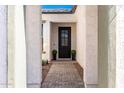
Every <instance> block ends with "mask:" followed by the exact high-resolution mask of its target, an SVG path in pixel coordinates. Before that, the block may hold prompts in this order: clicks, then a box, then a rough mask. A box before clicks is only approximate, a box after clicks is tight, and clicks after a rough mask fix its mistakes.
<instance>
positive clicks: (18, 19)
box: [14, 5, 26, 88]
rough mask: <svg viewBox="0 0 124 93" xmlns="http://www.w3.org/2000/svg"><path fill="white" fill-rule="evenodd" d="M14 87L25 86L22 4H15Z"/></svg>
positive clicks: (24, 42)
mask: <svg viewBox="0 0 124 93" xmlns="http://www.w3.org/2000/svg"><path fill="white" fill-rule="evenodd" d="M14 19H15V20H14V26H15V28H14V29H15V30H14V87H15V88H26V40H25V27H24V8H23V5H20V6H15V17H14Z"/></svg>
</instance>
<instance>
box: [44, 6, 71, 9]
mask: <svg viewBox="0 0 124 93" xmlns="http://www.w3.org/2000/svg"><path fill="white" fill-rule="evenodd" d="M42 8H43V9H60V8H62V9H68V10H71V9H72V8H73V5H42Z"/></svg>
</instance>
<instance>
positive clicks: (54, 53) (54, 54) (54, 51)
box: [52, 49, 57, 60]
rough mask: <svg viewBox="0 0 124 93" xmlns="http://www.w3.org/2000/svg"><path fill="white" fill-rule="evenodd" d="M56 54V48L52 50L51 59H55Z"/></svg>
mask: <svg viewBox="0 0 124 93" xmlns="http://www.w3.org/2000/svg"><path fill="white" fill-rule="evenodd" d="M56 54H57V50H55V49H54V50H53V51H52V55H53V60H56Z"/></svg>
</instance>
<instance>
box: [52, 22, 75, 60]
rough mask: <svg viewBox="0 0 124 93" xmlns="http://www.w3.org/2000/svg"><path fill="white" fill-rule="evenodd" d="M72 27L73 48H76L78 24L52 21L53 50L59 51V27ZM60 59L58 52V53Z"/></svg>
mask: <svg viewBox="0 0 124 93" xmlns="http://www.w3.org/2000/svg"><path fill="white" fill-rule="evenodd" d="M60 26H61V27H62V26H63V27H71V49H72V50H73V49H74V50H76V24H75V23H52V24H51V52H52V50H53V49H56V50H57V51H58V27H60ZM51 58H52V55H51ZM57 59H58V54H57Z"/></svg>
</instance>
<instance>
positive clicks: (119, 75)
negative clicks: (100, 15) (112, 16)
mask: <svg viewBox="0 0 124 93" xmlns="http://www.w3.org/2000/svg"><path fill="white" fill-rule="evenodd" d="M116 14H117V17H116V22H117V24H116V46H117V48H116V52H117V53H116V58H117V61H116V87H117V88H124V25H123V24H124V6H123V5H120V6H119V5H118V6H117V7H116Z"/></svg>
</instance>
